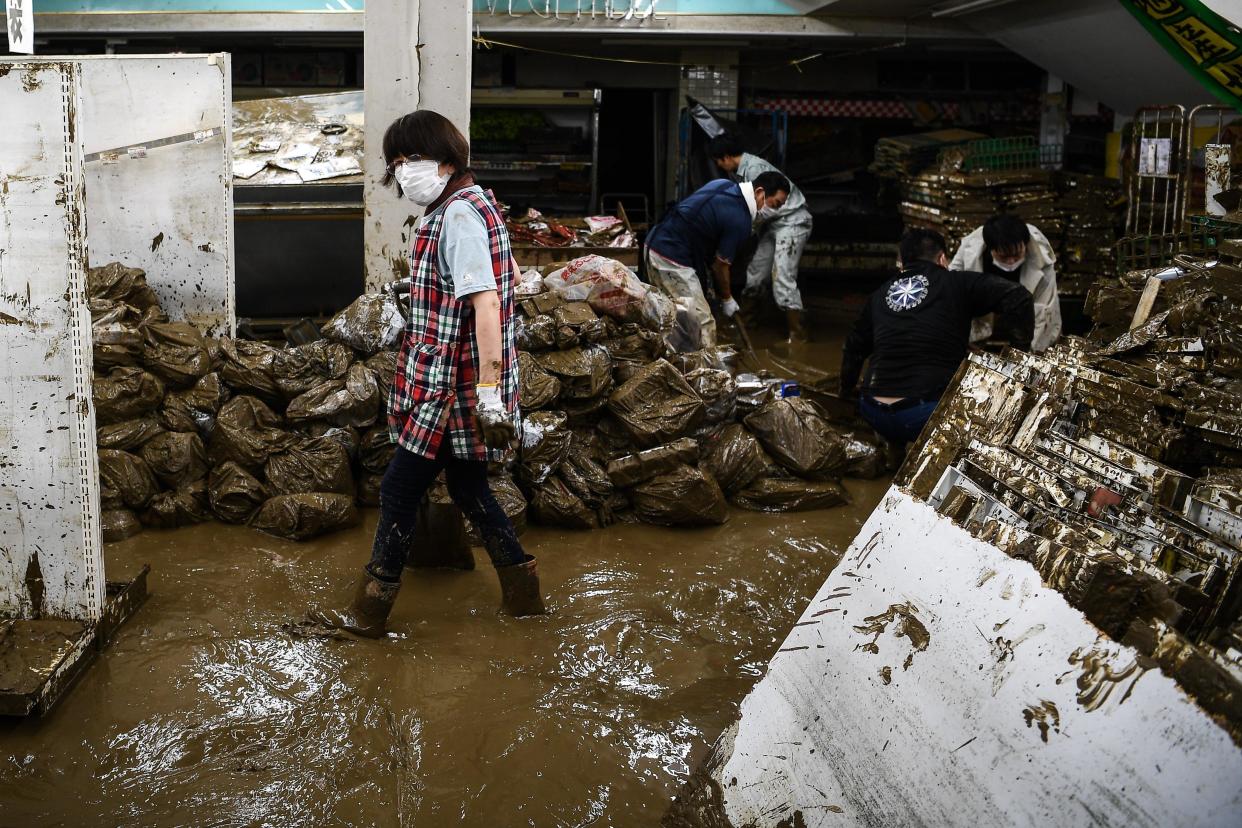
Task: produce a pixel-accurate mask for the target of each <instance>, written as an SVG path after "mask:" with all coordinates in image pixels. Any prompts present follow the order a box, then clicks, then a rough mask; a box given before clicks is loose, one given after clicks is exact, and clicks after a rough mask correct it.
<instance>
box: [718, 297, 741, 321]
mask: <svg viewBox="0 0 1242 828" xmlns="http://www.w3.org/2000/svg"><path fill="white" fill-rule="evenodd" d="M739 310H741V306H739V305H738V303H737V300H736V299H734V298H733V297H732V296H730V297H729V298H728V299H726V300H724V301H723V302H721V303H720V312H721V313H723V314H724V315H725V319H732V318H733V314H735V313H737V312H738V311H739Z"/></svg>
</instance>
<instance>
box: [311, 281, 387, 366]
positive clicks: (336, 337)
mask: <svg viewBox="0 0 1242 828" xmlns="http://www.w3.org/2000/svg"><path fill="white" fill-rule="evenodd" d="M404 326H405V316H404V314H402V312H401V308H400V306H398V305H397V300H396V299H395V298H393V296H392V295H391V294H390V293H387V292H384V293H364V294H363V295H362V296H359V297H358V298H357V299H355V300H354V301H353V303H352V304H351V305H350V306H349V307H347V308H345V309H344V310H343V311H341V312H340V313H338V314H337V315H336V316H334V317H332V319H330V320H329V321H328V323H327V324H326V325H324V326H323V328H322V333H323V335H324V336H325V337H326V338H328V339H330V340H332V341H333V342H340V343H341V344H343V345H348V346H349V347H351V348H353V349H354V350H356V351H361V352H362V353H364V354H367V355H368V356H370V355H371V354H374V353H375V352H377V351H381V350H383V349H385V348H391V347H393V346H395V345H396V344H397V342H399V341H400V339H401V331H402V329H403V328H404Z"/></svg>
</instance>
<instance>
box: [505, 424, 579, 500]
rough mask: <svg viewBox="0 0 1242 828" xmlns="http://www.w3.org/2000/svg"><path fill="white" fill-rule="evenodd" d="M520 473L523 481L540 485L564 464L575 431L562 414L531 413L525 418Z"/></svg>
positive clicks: (519, 447)
mask: <svg viewBox="0 0 1242 828" xmlns="http://www.w3.org/2000/svg"><path fill="white" fill-rule="evenodd" d="M520 431H521V434H520V435H519V437H520V439H519V443H518V472H519V474H520V475H521V478H522V480H523V482H525V483H527V484H538V483H542V482H543V481H545V480H547V479H548V476H549V475H551V474H552V472H554V471H556V469H557V468H559V467H560V465H561V463H563V462H565V458H566V457H567V456H568V455H569V450H570V448H571V447H572V445H573V432H571V431H570V430H569V424H568V418H567V417H566V416H565V412H563V411H532V412H530V413H528V414H525V415H524V416H523V417H522V426H521V430H520Z"/></svg>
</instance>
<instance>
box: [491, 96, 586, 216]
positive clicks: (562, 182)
mask: <svg viewBox="0 0 1242 828" xmlns="http://www.w3.org/2000/svg"><path fill="white" fill-rule="evenodd" d="M471 95H472V97H471V109H470V144H471V159H470V165H471V166H472V167H473V168H474V169H475V171H476V172H477V174H478V176H479V180H480V182H481V183H483V184H484V186H486V187H488V188H490V189H491V190H492V192H494V193H495V194H496V198H497V199H499V200H500V201H502V202H504V203H506V204H509V205H510V206H513V207H534V208H535V209H537V210H540V211H541V212H544V213H549V214H558V215H588V214H590V213H593V212H595V211H596V210H597V209H598V200H599V170H598V164H599V106H600V98H601V93H600V90H598V89H474V90H472V93H471Z"/></svg>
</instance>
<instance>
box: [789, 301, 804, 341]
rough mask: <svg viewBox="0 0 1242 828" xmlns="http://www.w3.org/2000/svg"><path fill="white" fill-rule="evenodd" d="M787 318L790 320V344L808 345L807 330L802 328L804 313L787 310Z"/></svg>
mask: <svg viewBox="0 0 1242 828" xmlns="http://www.w3.org/2000/svg"><path fill="white" fill-rule="evenodd" d="M785 318H786V319H788V320H789V344H790V345H803V344H805V343H806V328H804V327H803V326H802V311H800V310H792V309H790V310H787V311H785Z"/></svg>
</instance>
